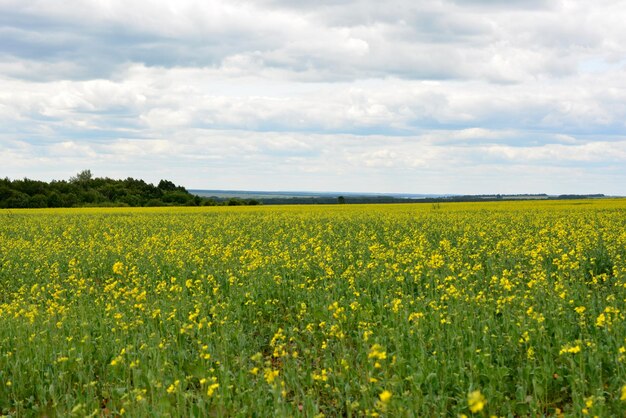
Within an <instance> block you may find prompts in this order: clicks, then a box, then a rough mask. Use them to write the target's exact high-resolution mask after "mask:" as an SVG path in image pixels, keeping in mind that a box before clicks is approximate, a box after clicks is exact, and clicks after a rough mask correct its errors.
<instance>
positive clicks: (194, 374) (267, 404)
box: [0, 200, 626, 417]
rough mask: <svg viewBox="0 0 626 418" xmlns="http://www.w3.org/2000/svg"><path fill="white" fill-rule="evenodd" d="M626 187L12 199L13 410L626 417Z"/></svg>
mask: <svg viewBox="0 0 626 418" xmlns="http://www.w3.org/2000/svg"><path fill="white" fill-rule="evenodd" d="M625 304H626V201H624V200H588V201H567V202H566V201H550V202H512V203H473V204H441V205H439V206H433V205H429V204H419V205H408V204H407V205H363V206H360V205H335V206H284V207H238V208H232V207H228V208H176V209H174V208H171V209H168V208H159V209H64V210H24V211H2V212H0V415H5V416H47V417H53V416H59V417H60V416H63V417H65V416H80V417H82V416H92V417H118V416H130V417H144V416H177V417H178V416H217V417H220V416H246V417H249V416H293V417H297V416H303V417H314V416H317V417H322V416H327V417H333V416H348V417H349V416H394V417H395V416H415V417H426V416H428V417H430V416H454V417H456V416H468V417H473V416H476V417H489V416H538V415H539V416H541V415H545V416H555V417H557V416H558V417H560V416H590V417H593V416H624V415H626V367H625V366H626V323H625V322H624V315H625V313H626V306H625Z"/></svg>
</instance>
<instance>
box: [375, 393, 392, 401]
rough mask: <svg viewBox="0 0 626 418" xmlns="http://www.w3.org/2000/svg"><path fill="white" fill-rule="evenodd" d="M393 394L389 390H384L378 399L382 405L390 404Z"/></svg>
mask: <svg viewBox="0 0 626 418" xmlns="http://www.w3.org/2000/svg"><path fill="white" fill-rule="evenodd" d="M392 396H393V394H392V393H391V392H390V391H388V390H383V391H382V392H381V393H380V395H378V397H379V398H380V401H381V402H382V403H389V401H390V400H391V397H392Z"/></svg>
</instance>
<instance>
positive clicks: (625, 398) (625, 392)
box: [619, 385, 626, 401]
mask: <svg viewBox="0 0 626 418" xmlns="http://www.w3.org/2000/svg"><path fill="white" fill-rule="evenodd" d="M619 400H620V401H626V385H624V386H622V396H620V397H619Z"/></svg>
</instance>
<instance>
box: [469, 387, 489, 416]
mask: <svg viewBox="0 0 626 418" xmlns="http://www.w3.org/2000/svg"><path fill="white" fill-rule="evenodd" d="M486 403H487V400H486V399H485V397H484V396H483V394H482V393H480V391H479V390H475V391H473V392H470V393H469V394H468V395H467V406H468V407H469V410H470V411H472V413H476V412H480V411H482V410H483V408H484V407H485V404H486Z"/></svg>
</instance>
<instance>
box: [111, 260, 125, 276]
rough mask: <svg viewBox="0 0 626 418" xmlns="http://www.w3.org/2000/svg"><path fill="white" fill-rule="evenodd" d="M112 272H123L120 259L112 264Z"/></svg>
mask: <svg viewBox="0 0 626 418" xmlns="http://www.w3.org/2000/svg"><path fill="white" fill-rule="evenodd" d="M113 273H115V274H122V273H124V263H122V262H121V261H118V262H117V263H115V264H113Z"/></svg>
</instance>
